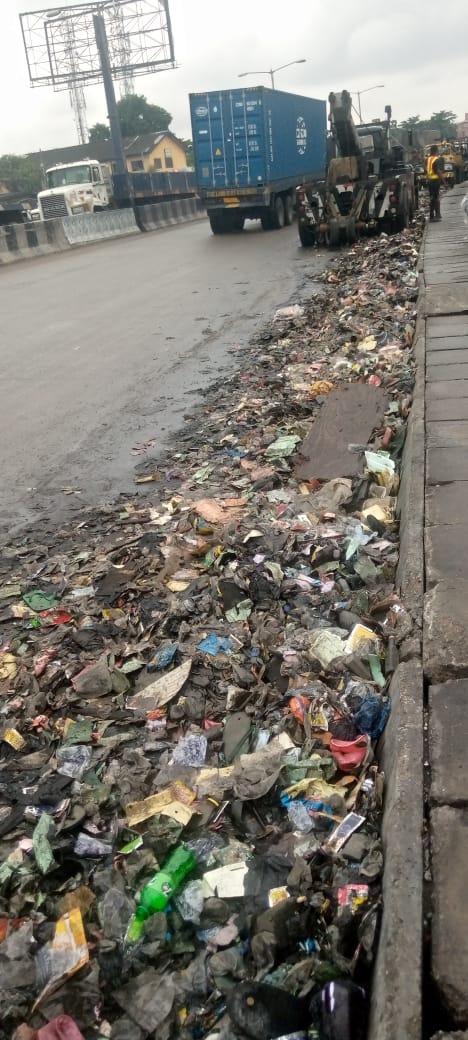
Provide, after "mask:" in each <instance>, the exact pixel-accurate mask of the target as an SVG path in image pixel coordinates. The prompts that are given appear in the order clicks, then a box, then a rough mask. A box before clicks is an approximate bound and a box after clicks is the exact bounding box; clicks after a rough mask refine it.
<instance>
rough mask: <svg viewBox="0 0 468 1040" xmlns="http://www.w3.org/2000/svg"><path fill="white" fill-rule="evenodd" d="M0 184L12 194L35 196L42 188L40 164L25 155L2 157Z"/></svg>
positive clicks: (0, 157)
mask: <svg viewBox="0 0 468 1040" xmlns="http://www.w3.org/2000/svg"><path fill="white" fill-rule="evenodd" d="M0 184H4V185H5V187H6V188H8V191H11V192H12V193H13V194H23V195H36V194H37V192H38V191H40V190H41V188H42V171H41V167H40V164H39V163H38V162H37V161H36V160H35V159H30V158H29V157H28V156H27V155H2V156H0ZM0 198H1V196H0Z"/></svg>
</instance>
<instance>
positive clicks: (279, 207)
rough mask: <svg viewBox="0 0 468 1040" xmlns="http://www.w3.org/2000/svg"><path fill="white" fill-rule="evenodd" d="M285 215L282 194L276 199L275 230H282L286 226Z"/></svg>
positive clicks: (274, 212) (274, 211)
mask: <svg viewBox="0 0 468 1040" xmlns="http://www.w3.org/2000/svg"><path fill="white" fill-rule="evenodd" d="M284 223H285V217H284V202H283V200H282V198H281V195H277V196H276V199H275V207H274V210H273V227H274V229H275V231H280V230H281V228H284Z"/></svg>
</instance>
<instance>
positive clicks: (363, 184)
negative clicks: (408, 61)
mask: <svg viewBox="0 0 468 1040" xmlns="http://www.w3.org/2000/svg"><path fill="white" fill-rule="evenodd" d="M328 101H329V106H330V115H329V122H330V127H331V133H330V137H329V140H328V143H329V156H328V163H327V169H326V175H325V179H324V180H323V181H309V182H305V183H303V184H301V185H299V187H298V188H297V189H296V205H297V215H298V228H299V238H300V240H301V243H302V245H303V246H311V245H314V244H315V243H317V242H324V243H325V244H328V245H331V246H336V245H339V244H340V243H341V242H354V241H355V240H356V237H357V235H358V234H359V233H360V232H363V231H366V232H369V231H387V232H390V233H391V232H393V231H401V230H402V229H403V228H405V227H407V225H408V222H409V221H410V220H412V219H413V216H414V213H415V210H416V208H417V205H418V192H417V181H416V176H415V172H414V169H413V167H412V166H411V165H409V164H408V163H405V161H404V151H403V148H402V147H401V146H400V145H394V144H392V142H391V136H390V126H391V115H392V111H391V108H390V106H389V105H387V107H386V109H385V115H386V118H385V120H382V121H381V120H374V122H373V123H362V124H360V125H358V126H356V125H355V123H354V120H353V117H352V99H351V95H350V94H349V92H348V91H347V90H343V91H341V92H340V93H331V94H330V96H329V98H328Z"/></svg>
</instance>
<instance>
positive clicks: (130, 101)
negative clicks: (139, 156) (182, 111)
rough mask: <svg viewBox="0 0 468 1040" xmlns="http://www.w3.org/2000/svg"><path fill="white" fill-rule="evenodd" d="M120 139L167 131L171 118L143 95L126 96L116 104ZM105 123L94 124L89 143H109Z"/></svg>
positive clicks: (107, 127) (109, 134)
mask: <svg viewBox="0 0 468 1040" xmlns="http://www.w3.org/2000/svg"><path fill="white" fill-rule="evenodd" d="M117 110H118V113H119V120H120V129H121V131H122V137H137V135H138V134H159V133H160V132H161V131H162V130H168V129H169V123H172V116H171V115H170V113H169V112H166V109H165V108H160V106H159V105H152V104H151V102H150V101H148V99H147V98H145V96H144V94H126V95H125V97H123V98H121V99H120V101H118V102H117ZM110 139H111V133H110V128H109V126H108V124H107V123H95V124H94V126H92V127H91V129H90V131H89V143H90V144H98V143H99V142H100V141H110Z"/></svg>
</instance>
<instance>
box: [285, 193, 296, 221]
mask: <svg viewBox="0 0 468 1040" xmlns="http://www.w3.org/2000/svg"><path fill="white" fill-rule="evenodd" d="M293 219H294V206H293V200H292V197H291V195H285V196H284V226H285V227H290V226H291V224H292V222H293Z"/></svg>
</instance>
